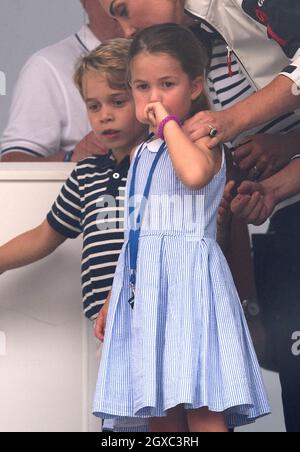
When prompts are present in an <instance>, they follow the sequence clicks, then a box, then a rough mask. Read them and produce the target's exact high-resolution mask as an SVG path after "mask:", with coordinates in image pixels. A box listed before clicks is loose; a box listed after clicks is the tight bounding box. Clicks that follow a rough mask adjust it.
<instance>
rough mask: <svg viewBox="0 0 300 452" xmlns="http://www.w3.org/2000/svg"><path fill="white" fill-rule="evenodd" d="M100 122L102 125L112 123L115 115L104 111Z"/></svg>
mask: <svg viewBox="0 0 300 452" xmlns="http://www.w3.org/2000/svg"><path fill="white" fill-rule="evenodd" d="M99 120H100V122H101V123H102V124H105V123H107V122H110V121H112V120H113V115H112V113H111V112H109V111H103V112H101V115H100V117H99Z"/></svg>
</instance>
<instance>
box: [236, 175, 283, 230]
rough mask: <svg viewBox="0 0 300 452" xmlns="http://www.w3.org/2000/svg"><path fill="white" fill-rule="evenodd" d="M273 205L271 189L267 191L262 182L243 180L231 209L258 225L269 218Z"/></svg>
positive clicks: (242, 217)
mask: <svg viewBox="0 0 300 452" xmlns="http://www.w3.org/2000/svg"><path fill="white" fill-rule="evenodd" d="M275 205H276V202H275V196H274V193H273V191H268V190H267V189H266V188H265V187H264V185H263V184H260V183H257V182H251V181H245V182H242V184H241V185H240V187H239V188H238V195H237V196H236V197H235V198H234V200H233V201H232V203H231V210H232V212H233V213H234V215H236V216H237V217H238V218H241V219H243V220H245V221H246V222H247V223H249V224H254V225H255V226H259V225H261V224H263V223H264V222H265V221H266V220H267V219H268V218H269V216H270V215H271V214H272V212H273V210H274V207H275Z"/></svg>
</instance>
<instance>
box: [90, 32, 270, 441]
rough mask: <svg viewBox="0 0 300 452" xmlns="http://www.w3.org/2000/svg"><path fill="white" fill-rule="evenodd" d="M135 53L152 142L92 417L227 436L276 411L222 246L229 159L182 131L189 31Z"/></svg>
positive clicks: (187, 98)
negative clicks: (219, 227)
mask: <svg viewBox="0 0 300 452" xmlns="http://www.w3.org/2000/svg"><path fill="white" fill-rule="evenodd" d="M187 49H188V51H187ZM129 55H130V57H129V69H130V84H131V87H132V91H133V96H134V99H135V103H136V113H137V118H138V119H139V120H140V121H142V122H144V123H145V124H149V125H150V126H151V128H152V131H153V132H154V134H155V137H154V139H152V138H151V139H149V140H148V141H147V142H146V143H144V144H142V145H141V146H140V147H139V149H138V151H137V153H136V155H135V158H134V161H133V164H132V168H131V170H130V174H129V180H128V185H127V190H128V202H127V204H128V211H127V217H128V230H127V232H126V235H125V239H126V240H125V244H124V246H123V249H122V252H121V255H120V259H119V262H118V266H117V270H116V274H115V279H114V284H113V290H112V294H111V297H110V301H109V302H108V303H109V311H108V317H107V324H106V330H105V341H104V351H103V356H102V362H101V366H100V371H99V378H98V383H97V389H96V397H95V406H94V412H95V414H96V415H98V416H103V417H105V418H110V417H111V416H142V417H148V418H150V429H151V430H152V431H160V432H162V431H197V432H198V431H209V432H213V431H219V432H223V431H227V430H228V428H229V427H236V426H240V425H243V424H247V423H249V422H252V421H254V420H255V419H256V418H258V417H259V416H263V415H266V414H267V413H269V405H268V401H267V398H266V395H265V391H264V387H263V383H262V380H261V375H260V370H259V366H258V363H257V359H256V356H255V353H254V350H253V346H252V343H251V339H250V336H249V332H248V329H247V326H246V322H245V319H244V315H243V311H242V308H241V304H240V301H239V299H238V296H237V293H236V290H235V287H234V284H233V281H232V277H231V274H230V272H229V269H228V266H227V263H226V260H225V258H224V257H223V255H222V252H221V250H220V248H219V247H218V245H217V243H216V240H215V238H216V217H217V210H218V206H219V204H220V201H221V198H222V195H223V191H224V185H225V172H226V169H225V162H224V157H223V155H222V154H221V152H220V150H219V149H217V148H215V149H213V150H209V148H208V146H207V140H208V139H204V140H203V139H202V140H199V141H198V142H197V143H192V142H191V141H190V140H189V139H188V138H187V137H186V135H185V134H184V133H183V131H182V129H181V127H180V123H181V122H182V121H183V120H184V119H186V118H187V117H188V116H190V115H191V114H193V113H194V111H195V109H197V105H199V103H200V104H201V101H202V97H203V78H202V76H203V71H204V61H203V52H202V49H201V48H200V46H199V43H198V41H197V40H196V38H195V37H194V36H193V34H192V33H191V32H190V31H188V30H187V29H185V28H183V27H180V26H178V25H174V24H169V25H158V26H154V27H150V28H148V29H146V30H144V31H143V32H141V33H140V34H139V35H138V36H137V37H136V38H135V40H134V42H133V44H132V46H131V50H130V54H129ZM201 62H202V63H201ZM162 138H163V139H162ZM146 201H147V202H146ZM100 320H101V321H99V324H98V327H97V332H98V334H99V335H100V334H103V332H104V325H103V319H100Z"/></svg>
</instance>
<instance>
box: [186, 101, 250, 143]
mask: <svg viewBox="0 0 300 452" xmlns="http://www.w3.org/2000/svg"><path fill="white" fill-rule="evenodd" d="M183 128H184V131H185V133H186V134H187V135H188V136H189V138H190V139H191V140H192V141H194V142H195V141H197V140H199V139H200V138H203V137H206V136H209V134H210V132H211V131H212V129H215V130H216V136H215V137H214V138H212V139H211V141H210V143H209V144H208V147H209V148H210V149H213V148H214V147H216V146H217V145H219V144H220V143H225V142H227V141H230V140H232V139H233V138H234V137H235V136H237V135H238V134H239V133H240V132H241V130H242V129H241V128H238V120H237V119H236V118H235V116H234V113H233V112H232V111H231V109H228V110H223V111H220V112H214V111H201V112H200V113H197V114H196V115H195V116H193V117H192V118H190V119H188V120H187V121H186V122H185V123H184V126H183Z"/></svg>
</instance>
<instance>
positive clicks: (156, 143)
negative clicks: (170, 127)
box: [146, 138, 163, 153]
mask: <svg viewBox="0 0 300 452" xmlns="http://www.w3.org/2000/svg"><path fill="white" fill-rule="evenodd" d="M162 144H163V140H161V139H160V138H156V139H155V140H152V141H150V142H149V143H146V147H147V149H148V151H150V152H154V153H157V152H158V151H159V148H160V147H161V145H162Z"/></svg>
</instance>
